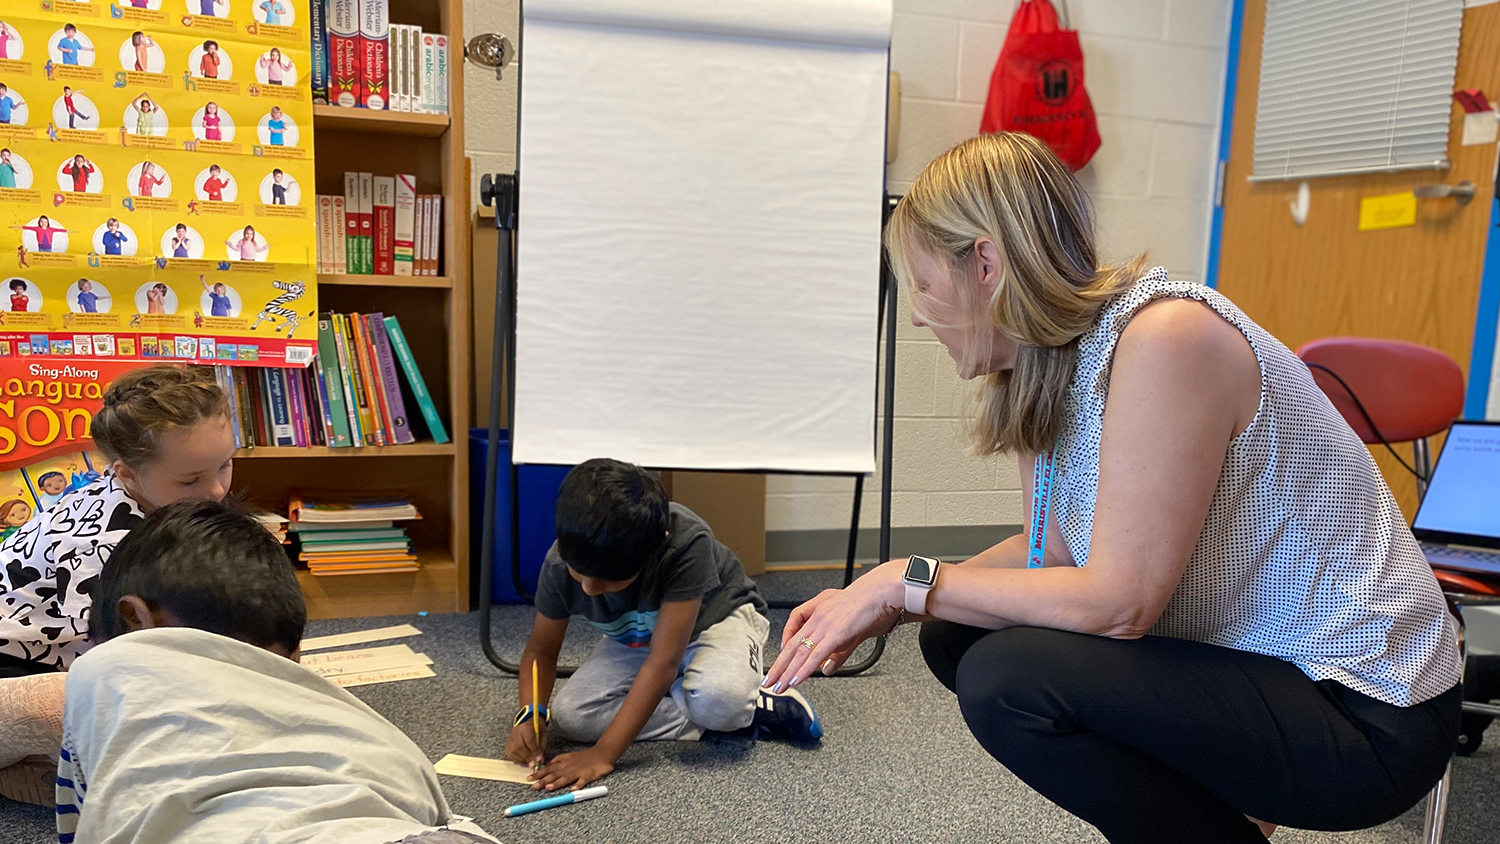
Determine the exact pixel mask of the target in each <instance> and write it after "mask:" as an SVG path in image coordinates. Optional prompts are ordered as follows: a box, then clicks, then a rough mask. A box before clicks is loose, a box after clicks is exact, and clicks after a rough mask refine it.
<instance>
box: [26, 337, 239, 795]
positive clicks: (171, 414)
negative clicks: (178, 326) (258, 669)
mask: <svg viewBox="0 0 1500 844" xmlns="http://www.w3.org/2000/svg"><path fill="white" fill-rule="evenodd" d="M90 435H91V436H92V437H93V439H94V444H95V445H96V446H97V448H98V449H99V451H101V452H103V453H104V456H105V458H106V459H107V461H108V464H107V468H106V470H105V472H104V474H103V476H102V477H100V478H99V479H98V480H96V481H94V482H92V483H90V484H89V485H87V486H85V487H83V488H81V489H79V490H77V491H75V492H73V493H71V494H69V495H68V496H67V497H66V498H64V499H63V500H62V501H60V502H58V503H57V504H56V505H55V506H53V507H51V508H45V509H42V510H40V511H39V512H38V513H37V514H36V515H34V516H33V517H32V518H31V519H30V520H29V521H28V522H26V524H24V525H22V526H21V527H20V529H18V530H17V531H15V532H14V533H12V534H11V535H9V536H8V537H7V538H6V539H5V541H4V542H0V795H4V796H6V797H10V798H12V799H16V800H24V801H27V802H33V803H42V804H44V805H46V804H50V803H51V801H52V799H53V798H52V793H53V788H52V780H53V779H55V776H56V769H57V749H58V747H60V742H61V739H62V720H61V718H62V705H63V689H64V682H65V677H66V675H65V674H64V673H62V672H66V671H67V669H68V666H69V665H70V664H72V662H73V660H74V659H75V658H76V657H77V656H78V655H79V654H81V653H82V652H83V651H84V650H85V648H86V641H85V640H86V638H87V636H88V629H89V613H90V609H91V607H92V604H93V598H92V596H93V594H94V586H95V584H97V583H98V580H99V575H100V573H101V572H102V571H103V569H104V566H105V564H106V562H107V561H108V559H109V556H110V554H111V552H113V550H114V548H115V546H116V545H117V544H119V542H120V540H121V539H123V538H124V537H125V535H126V534H127V533H129V532H130V531H131V530H132V529H133V528H134V527H135V526H136V525H138V524H140V523H141V520H142V519H143V518H144V517H145V514H147V513H149V512H151V511H152V510H155V509H157V508H159V507H163V506H165V505H167V504H170V503H172V502H174V501H177V500H178V499H183V498H204V499H210V500H214V501H218V500H221V499H223V498H224V496H225V494H226V493H227V492H228V491H229V483H230V478H231V472H232V470H233V461H232V458H233V456H234V435H233V431H232V429H231V428H230V424H229V405H228V401H227V399H226V397H225V396H224V393H223V391H221V390H220V389H219V387H218V385H217V384H216V383H215V382H214V379H213V375H212V373H211V372H210V371H209V370H207V369H197V368H181V367H175V366H171V365H159V366H150V367H145V368H142V369H137V370H134V371H131V372H128V373H126V374H124V375H122V376H120V377H119V378H117V379H115V381H114V383H112V384H110V386H109V388H108V389H107V390H106V391H105V393H104V403H103V406H102V407H101V408H100V409H99V412H98V413H96V414H95V415H94V419H93V425H92V429H91V431H90Z"/></svg>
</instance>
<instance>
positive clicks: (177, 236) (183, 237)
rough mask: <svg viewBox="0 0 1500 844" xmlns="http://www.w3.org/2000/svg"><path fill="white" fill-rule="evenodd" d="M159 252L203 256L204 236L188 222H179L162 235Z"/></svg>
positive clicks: (171, 255)
mask: <svg viewBox="0 0 1500 844" xmlns="http://www.w3.org/2000/svg"><path fill="white" fill-rule="evenodd" d="M159 254H161V255H165V256H167V257H170V258H192V259H195V260H196V259H198V258H202V257H203V236H202V235H200V234H198V230H197V229H195V228H193V227H192V226H190V225H188V224H187V223H178V224H177V225H175V226H173V227H172V228H171V229H170V230H168V231H167V232H166V233H165V234H163V235H162V236H161V252H160V253H159ZM141 313H146V312H145V311H141Z"/></svg>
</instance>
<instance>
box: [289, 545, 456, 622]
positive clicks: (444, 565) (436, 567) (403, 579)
mask: <svg viewBox="0 0 1500 844" xmlns="http://www.w3.org/2000/svg"><path fill="white" fill-rule="evenodd" d="M417 564H418V565H420V566H421V569H420V570H419V571H409V572H392V573H389V574H342V575H324V576H321V577H319V576H316V575H314V574H313V573H312V572H309V571H305V570H298V572H297V580H298V581H299V582H300V583H301V584H302V594H303V595H304V596H306V599H307V617H308V618H363V617H368V616H381V615H414V614H416V613H419V612H433V613H438V612H453V611H454V609H455V607H454V606H453V596H454V594H455V591H456V590H457V589H458V588H459V583H460V576H459V571H458V564H457V563H455V562H454V560H453V555H452V554H450V553H449V552H448V550H447V549H436V550H431V551H423V550H421V549H419V550H418V551H417ZM468 576H469V573H468V572H467V571H465V572H463V576H462V580H463V581H464V582H467V580H468Z"/></svg>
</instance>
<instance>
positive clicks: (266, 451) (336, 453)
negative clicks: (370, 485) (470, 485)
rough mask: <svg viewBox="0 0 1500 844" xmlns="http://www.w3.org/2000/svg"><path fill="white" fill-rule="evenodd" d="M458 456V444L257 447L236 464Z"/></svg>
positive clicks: (246, 450)
mask: <svg viewBox="0 0 1500 844" xmlns="http://www.w3.org/2000/svg"><path fill="white" fill-rule="evenodd" d="M456 454H458V446H457V445H455V444H454V443H451V442H449V443H412V444H411V445H366V446H353V447H349V446H346V447H344V448H329V447H328V446H326V445H317V446H313V447H311V448H285V447H272V446H256V447H255V448H242V449H240V450H239V451H236V452H235V453H234V456H235V459H236V460H242V459H245V458H247V457H257V458H266V457H292V458H298V457H452V456H454V455H456Z"/></svg>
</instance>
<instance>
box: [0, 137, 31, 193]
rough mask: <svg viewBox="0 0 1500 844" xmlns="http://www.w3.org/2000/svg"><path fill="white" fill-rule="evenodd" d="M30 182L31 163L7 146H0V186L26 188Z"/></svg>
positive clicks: (28, 187) (29, 186)
mask: <svg viewBox="0 0 1500 844" xmlns="http://www.w3.org/2000/svg"><path fill="white" fill-rule="evenodd" d="M31 183H32V174H31V165H30V164H28V163H27V162H26V159H25V158H23V157H22V156H21V154H20V153H19V152H16V151H15V150H13V149H10V148H9V147H0V188H16V189H17V190H28V189H30V188H31Z"/></svg>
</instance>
